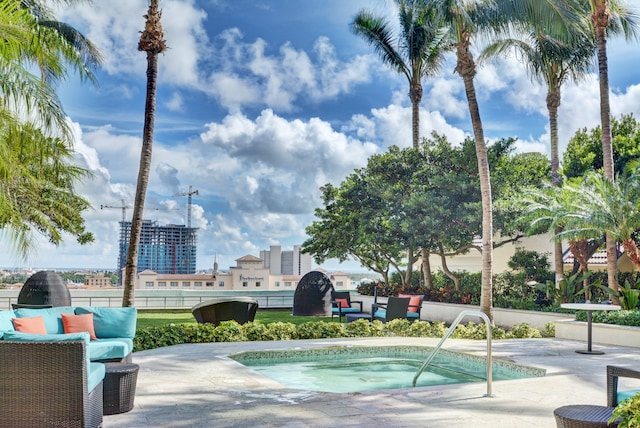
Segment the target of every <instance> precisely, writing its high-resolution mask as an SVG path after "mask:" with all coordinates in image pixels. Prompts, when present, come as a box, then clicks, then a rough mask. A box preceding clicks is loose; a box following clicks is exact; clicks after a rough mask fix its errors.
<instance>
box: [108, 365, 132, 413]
mask: <svg viewBox="0 0 640 428" xmlns="http://www.w3.org/2000/svg"><path fill="white" fill-rule="evenodd" d="M105 369H106V370H105V371H106V373H105V375H104V388H103V395H104V397H103V400H102V403H103V413H104V414H105V415H115V414H118V413H126V412H128V411H130V410H131V409H133V400H134V398H135V395H136V382H137V380H138V370H139V369H140V366H138V365H137V364H127V363H106V364H105Z"/></svg>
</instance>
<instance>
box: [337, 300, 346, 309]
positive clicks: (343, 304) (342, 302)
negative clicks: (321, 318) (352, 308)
mask: <svg viewBox="0 0 640 428" xmlns="http://www.w3.org/2000/svg"><path fill="white" fill-rule="evenodd" d="M336 302H338V306H339V307H341V308H348V307H349V301H348V300H347V299H336Z"/></svg>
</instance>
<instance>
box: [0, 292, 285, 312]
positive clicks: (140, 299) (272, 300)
mask: <svg viewBox="0 0 640 428" xmlns="http://www.w3.org/2000/svg"><path fill="white" fill-rule="evenodd" d="M242 295H243V296H247V297H252V298H254V299H256V300H257V301H258V306H259V307H260V308H262V309H286V308H291V307H293V295H290V296H278V295H275V296H269V295H259V296H257V295H251V294H250V293H249V294H242ZM211 298H212V296H178V295H176V296H136V297H135V306H136V308H138V309H187V308H191V307H193V306H195V305H197V304H198V303H202V302H204V301H206V300H209V299H211ZM72 302H73V305H74V306H101V307H121V306H122V296H121V295H119V296H118V295H114V296H95V295H94V296H90V295H87V296H78V295H73V296H72ZM13 303H18V297H17V296H0V309H11V305H12V304H13Z"/></svg>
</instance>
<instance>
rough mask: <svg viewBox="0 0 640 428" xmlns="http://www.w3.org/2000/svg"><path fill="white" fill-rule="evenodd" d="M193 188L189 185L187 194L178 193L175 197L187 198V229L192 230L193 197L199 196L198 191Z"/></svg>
mask: <svg viewBox="0 0 640 428" xmlns="http://www.w3.org/2000/svg"><path fill="white" fill-rule="evenodd" d="M192 189H193V188H192V186H191V185H189V190H188V191H187V192H180V193H176V194H175V195H173V196H187V197H188V199H187V227H188V228H189V229H191V196H192V195H197V194H198V189H196V190H192Z"/></svg>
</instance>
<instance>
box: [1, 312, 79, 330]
mask: <svg viewBox="0 0 640 428" xmlns="http://www.w3.org/2000/svg"><path fill="white" fill-rule="evenodd" d="M14 312H15V314H16V317H17V318H32V317H37V316H42V317H43V318H44V325H45V327H46V328H47V334H63V333H64V327H63V325H62V314H73V307H71V306H57V307H55V308H40V309H32V308H19V309H16V310H15V311H14Z"/></svg>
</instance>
